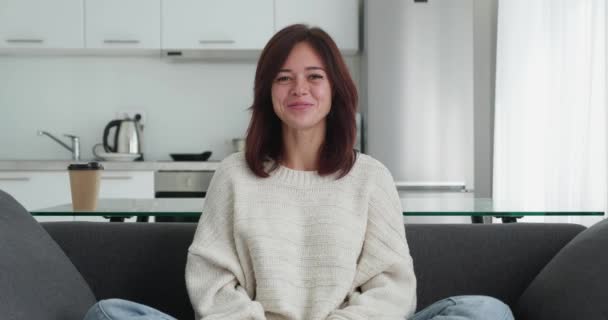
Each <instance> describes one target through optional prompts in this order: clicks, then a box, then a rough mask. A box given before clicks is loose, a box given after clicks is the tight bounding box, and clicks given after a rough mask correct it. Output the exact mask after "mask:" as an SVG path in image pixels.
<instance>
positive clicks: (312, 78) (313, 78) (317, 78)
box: [308, 73, 324, 80]
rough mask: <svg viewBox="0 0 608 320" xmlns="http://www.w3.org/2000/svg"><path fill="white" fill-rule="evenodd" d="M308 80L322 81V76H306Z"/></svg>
mask: <svg viewBox="0 0 608 320" xmlns="http://www.w3.org/2000/svg"><path fill="white" fill-rule="evenodd" d="M308 78H309V79H310V80H321V79H323V78H324V77H323V75H321V74H317V73H313V74H311V75H309V76H308Z"/></svg>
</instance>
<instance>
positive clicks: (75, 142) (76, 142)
mask: <svg viewBox="0 0 608 320" xmlns="http://www.w3.org/2000/svg"><path fill="white" fill-rule="evenodd" d="M38 135H39V136H42V135H46V136H48V137H49V138H51V139H53V140H55V141H56V142H57V143H59V144H60V145H61V146H62V147H64V148H66V149H68V150H70V152H72V159H74V160H76V161H79V160H80V138H78V137H77V136H75V135H71V134H64V136H66V137H68V138H70V139H71V140H72V147H70V146H68V145H67V144H65V143H64V142H63V141H61V140H59V139H57V138H56V137H55V136H54V135H52V134H50V133H48V132H46V131H42V130H38Z"/></svg>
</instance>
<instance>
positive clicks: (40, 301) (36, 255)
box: [0, 190, 95, 320]
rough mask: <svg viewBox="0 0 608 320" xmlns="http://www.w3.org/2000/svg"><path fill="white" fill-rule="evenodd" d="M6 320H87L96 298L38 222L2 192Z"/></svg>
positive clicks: (0, 259) (0, 252) (0, 301)
mask: <svg viewBox="0 0 608 320" xmlns="http://www.w3.org/2000/svg"><path fill="white" fill-rule="evenodd" d="M0 292H1V293H0V315H2V316H1V318H2V319H10V320H13V319H14V320H17V319H19V320H21V319H57V320H59V319H61V320H82V318H83V317H84V315H85V313H86V311H87V310H88V309H89V308H90V307H91V306H92V305H93V304H94V303H95V296H94V295H93V292H92V291H91V289H90V288H89V286H88V284H87V283H86V282H85V281H84V279H83V278H82V276H81V275H80V273H79V272H78V270H77V269H76V267H74V265H73V264H72V262H70V260H69V259H68V257H67V256H66V255H65V253H64V252H63V251H62V250H61V248H60V247H59V246H58V245H57V243H56V242H55V241H54V240H53V239H52V238H51V237H50V236H49V234H48V233H47V232H46V231H45V230H44V229H43V228H42V227H41V226H40V225H39V224H38V222H37V221H36V220H35V219H34V218H33V217H32V216H31V215H30V213H29V212H28V211H26V210H25V209H24V208H23V207H22V206H21V205H20V204H19V203H18V202H17V201H15V199H14V198H13V197H11V196H10V195H8V194H7V193H5V192H3V191H1V190H0Z"/></svg>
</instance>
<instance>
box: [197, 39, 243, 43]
mask: <svg viewBox="0 0 608 320" xmlns="http://www.w3.org/2000/svg"><path fill="white" fill-rule="evenodd" d="M198 42H199V43H200V44H232V43H234V40H230V39H226V40H199V41H198Z"/></svg>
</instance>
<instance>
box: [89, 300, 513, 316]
mask: <svg viewBox="0 0 608 320" xmlns="http://www.w3.org/2000/svg"><path fill="white" fill-rule="evenodd" d="M140 319H141V320H144V319H147V320H176V319H175V318H173V317H171V316H169V315H166V314H164V313H162V312H160V311H158V310H156V309H153V308H150V307H148V306H144V305H143V304H139V303H135V302H131V301H127V300H121V299H109V300H101V301H99V302H98V303H96V304H95V305H94V306H93V307H91V309H89V311H88V312H87V314H86V316H85V317H84V320H140ZM409 320H513V314H512V313H511V310H510V309H509V307H508V306H507V305H506V304H504V303H502V302H501V301H500V300H498V299H494V298H491V297H486V296H457V297H451V298H447V299H443V300H440V301H437V302H435V303H433V304H432V305H430V306H428V307H427V308H425V309H424V310H421V311H419V312H418V313H416V314H415V315H414V316H413V317H411V318H410V319H409Z"/></svg>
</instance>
